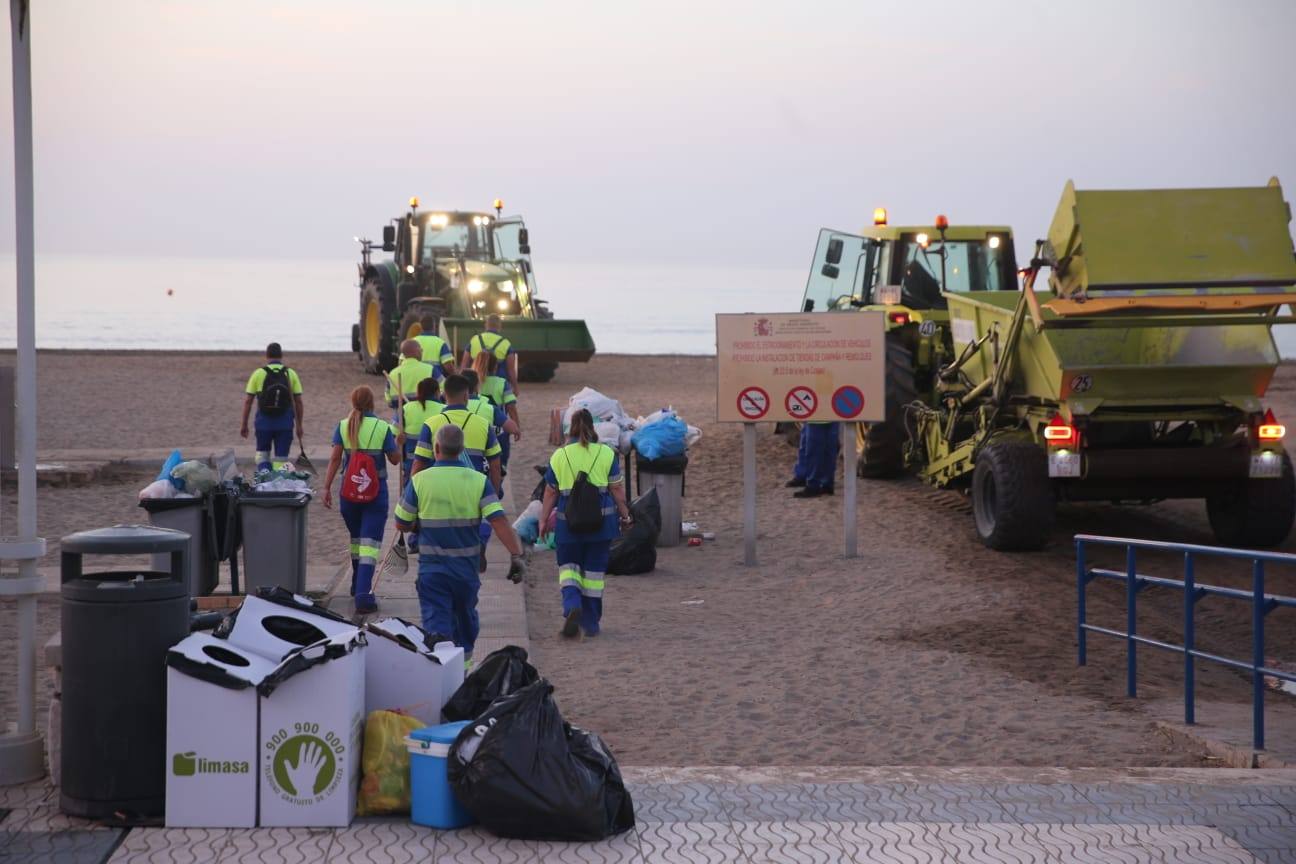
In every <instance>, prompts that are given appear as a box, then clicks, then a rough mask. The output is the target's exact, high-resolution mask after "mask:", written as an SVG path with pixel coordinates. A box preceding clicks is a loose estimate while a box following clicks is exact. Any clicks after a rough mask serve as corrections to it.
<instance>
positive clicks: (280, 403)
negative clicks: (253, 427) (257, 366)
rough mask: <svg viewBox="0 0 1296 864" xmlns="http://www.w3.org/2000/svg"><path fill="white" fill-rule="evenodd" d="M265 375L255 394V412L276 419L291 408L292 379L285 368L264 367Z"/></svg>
mask: <svg viewBox="0 0 1296 864" xmlns="http://www.w3.org/2000/svg"><path fill="white" fill-rule="evenodd" d="M265 373H266V374H265V379H264V380H263V381H262V382H261V392H260V393H258V394H257V410H258V411H259V412H261V413H262V414H265V415H266V416H267V417H278V416H279V415H280V414H283V413H284V412H285V411H287V410H288V409H289V408H291V407H292V398H293V392H292V379H290V378H289V377H288V367H287V366H277V367H276V366H266V367H265Z"/></svg>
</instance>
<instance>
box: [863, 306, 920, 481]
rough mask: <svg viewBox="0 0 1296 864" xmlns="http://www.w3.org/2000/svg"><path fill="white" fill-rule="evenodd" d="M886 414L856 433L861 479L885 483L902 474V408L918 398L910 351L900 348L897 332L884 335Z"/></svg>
mask: <svg viewBox="0 0 1296 864" xmlns="http://www.w3.org/2000/svg"><path fill="white" fill-rule="evenodd" d="M886 351H887V355H886V413H887V419H885V420H883V421H882V422H881V423H861V424H859V425H858V426H857V427H856V429H857V430H858V431H857V432H856V440H855V450H856V452H857V453H858V454H859V463H858V467H857V468H856V473H857V474H859V476H861V477H869V478H873V479H879V480H880V479H886V478H891V477H898V476H900V475H901V474H903V473H904V445H905V442H906V441H907V440H908V438H909V433H908V432H907V431H906V430H905V419H904V408H905V406H906V405H908V404H909V403H910V402H912V401H914V400H915V399H917V398H918V385H917V381H916V376H915V373H914V361H913V351H912V350H910V348H909V347H908V346H907V345H905V344H903V342H902V341H901V335H900V332H899V331H892V332H891V333H888V334H887V346H886Z"/></svg>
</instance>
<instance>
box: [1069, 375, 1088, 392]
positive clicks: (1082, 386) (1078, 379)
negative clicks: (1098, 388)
mask: <svg viewBox="0 0 1296 864" xmlns="http://www.w3.org/2000/svg"><path fill="white" fill-rule="evenodd" d="M1091 387H1093V376H1092V375H1074V376H1072V378H1071V392H1072V393H1087V392H1089V389H1090V388H1091Z"/></svg>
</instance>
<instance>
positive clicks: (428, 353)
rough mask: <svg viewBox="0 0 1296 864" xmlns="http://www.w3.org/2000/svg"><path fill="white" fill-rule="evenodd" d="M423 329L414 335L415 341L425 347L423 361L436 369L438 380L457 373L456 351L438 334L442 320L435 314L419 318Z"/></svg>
mask: <svg viewBox="0 0 1296 864" xmlns="http://www.w3.org/2000/svg"><path fill="white" fill-rule="evenodd" d="M419 327H420V328H421V331H422V332H420V333H419V334H418V335H417V336H415V337H414V341H415V342H417V343H419V347H420V348H422V349H423V357H422V359H423V362H424V363H431V364H432V366H433V368H434V369H436V377H437V380H438V381H440V380H441V379H443V378H448V377H450V376H451V375H453V374H454V373H455V361H454V352H453V351H451V350H450V344H449V343H448V342H446V341H445V340H444V339H442V338H441V337H440V336H438V335H437V332H438V331H439V330H440V329H441V321H440V319H439V318H437V316H435V315H424V316H423V317H422V318H420V319H419Z"/></svg>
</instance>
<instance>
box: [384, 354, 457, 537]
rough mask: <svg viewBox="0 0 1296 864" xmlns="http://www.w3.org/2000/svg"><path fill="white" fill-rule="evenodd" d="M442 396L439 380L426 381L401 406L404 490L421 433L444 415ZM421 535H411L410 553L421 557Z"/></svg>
mask: <svg viewBox="0 0 1296 864" xmlns="http://www.w3.org/2000/svg"><path fill="white" fill-rule="evenodd" d="M440 393H441V385H440V384H439V383H438V382H437V379H436V378H424V379H423V380H421V381H419V382H418V392H417V394H416V395H415V398H413V399H411V400H410V401H408V402H406V403H405V404H404V405H402V406H401V423H400V434H398V435H397V436H396V443H397V444H398V445H400V448H401V453H402V459H403V461H402V462H401V482H400V488H401V489H404V488H405V486H406V484H408V483H409V480H410V477H411V476H413V475H412V474H411V473H410V469H411V468H412V467H413V465H414V448H415V447H417V446H418V439H419V433H421V432H422V431H423V424H424V423H426V422H427V420H428V418H429V417H431V416H432V415H433V414H440V413H441V411H442V410H443V409H444V408H445V405H443V404H442V403H440V402H438V401H436V400H437V396H438V395H440ZM418 536H419V535H418V532H417V531H415V532H413V533H411V534H410V535H409V552H412V553H413V554H415V555H417V554H418ZM396 544H397V545H396V551H397V553H398V554H399V553H400V551H401V550H402V549H403V548H404V546H405V535H404V534H397V535H396Z"/></svg>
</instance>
